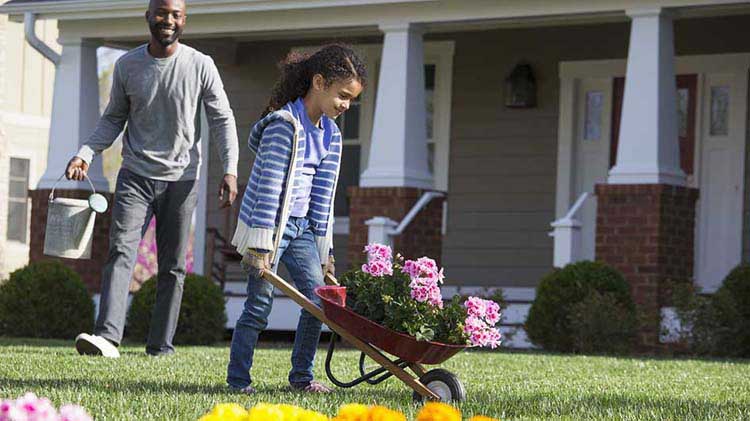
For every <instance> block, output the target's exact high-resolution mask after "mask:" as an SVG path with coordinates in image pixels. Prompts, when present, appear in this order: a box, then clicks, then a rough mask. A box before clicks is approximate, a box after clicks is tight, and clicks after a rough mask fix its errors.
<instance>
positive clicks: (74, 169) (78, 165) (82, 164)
mask: <svg viewBox="0 0 750 421" xmlns="http://www.w3.org/2000/svg"><path fill="white" fill-rule="evenodd" d="M88 170H89V164H87V163H86V161H84V160H83V159H81V158H79V157H77V156H74V157H73V158H72V159H71V160H70V162H68V168H67V169H66V170H65V176H66V177H67V178H68V180H76V181H83V180H84V179H85V178H86V171H88Z"/></svg>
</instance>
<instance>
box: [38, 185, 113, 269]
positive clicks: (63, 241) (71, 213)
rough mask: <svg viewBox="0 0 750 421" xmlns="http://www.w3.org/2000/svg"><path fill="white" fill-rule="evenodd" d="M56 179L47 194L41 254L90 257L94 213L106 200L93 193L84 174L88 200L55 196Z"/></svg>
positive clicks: (102, 206)
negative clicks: (89, 191) (88, 187)
mask: <svg viewBox="0 0 750 421" xmlns="http://www.w3.org/2000/svg"><path fill="white" fill-rule="evenodd" d="M62 178H63V177H62V176H61V177H60V178H59V179H58V180H57V182H56V183H55V185H54V186H53V187H52V191H51V192H50V194H49V204H48V206H47V226H46V228H45V233H44V254H46V255H48V256H56V257H64V258H68V259H90V258H91V243H92V238H93V234H94V222H95V221H96V213H97V212H99V213H102V212H104V211H106V210H107V199H105V198H104V196H102V195H101V194H99V193H97V192H96V189H94V184H93V183H92V182H91V180H89V178H88V177H86V180H87V181H88V182H89V185H90V186H91V190H92V192H93V193H92V194H91V196H89V198H88V200H83V199H68V198H62V197H57V198H56V197H55V188H56V187H57V184H58V183H59V182H60V180H62Z"/></svg>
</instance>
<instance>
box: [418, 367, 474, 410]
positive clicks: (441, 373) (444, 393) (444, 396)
mask: <svg viewBox="0 0 750 421" xmlns="http://www.w3.org/2000/svg"><path fill="white" fill-rule="evenodd" d="M419 381H420V382H421V383H422V384H423V385H425V386H426V387H427V388H428V389H430V390H431V391H433V392H435V394H436V395H438V396H440V401H441V402H451V401H453V402H461V401H464V400H466V389H464V385H463V384H461V381H460V380H458V377H456V375H455V374H453V373H451V372H450V371H448V370H445V369H442V368H436V369H433V370H430V371H428V372H427V373H425V374H424V375H423V376H422V377H420V378H419ZM412 396H413V397H414V400H415V401H416V402H424V396H422V395H420V394H419V393H417V392H414V394H413V395H412Z"/></svg>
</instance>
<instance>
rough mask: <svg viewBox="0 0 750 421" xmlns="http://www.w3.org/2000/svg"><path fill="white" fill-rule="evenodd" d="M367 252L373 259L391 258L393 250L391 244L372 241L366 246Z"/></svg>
mask: <svg viewBox="0 0 750 421" xmlns="http://www.w3.org/2000/svg"><path fill="white" fill-rule="evenodd" d="M365 252H367V257H368V259H371V260H389V261H390V260H391V258H392V256H393V252H392V251H391V248H390V247H389V246H386V245H383V244H378V243H370V244H368V245H366V246H365Z"/></svg>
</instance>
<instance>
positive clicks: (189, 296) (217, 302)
mask: <svg viewBox="0 0 750 421" xmlns="http://www.w3.org/2000/svg"><path fill="white" fill-rule="evenodd" d="M156 283H157V277H156V276H154V277H152V278H151V279H149V280H147V281H146V282H144V283H143V285H141V289H140V290H138V292H136V293H135V295H134V296H133V302H132V303H131V305H130V311H129V312H128V323H127V328H126V332H127V335H128V337H129V338H132V339H134V340H137V341H145V339H146V337H147V336H148V329H149V324H150V322H151V311H152V309H153V307H154V304H155V303H156ZM226 321H227V317H226V314H224V294H223V293H222V291H221V288H220V287H219V286H218V285H216V284H214V283H213V282H211V281H209V280H208V279H207V278H205V277H203V276H199V275H194V274H188V275H187V276H186V277H185V284H184V288H183V294H182V305H181V307H180V318H179V322H178V323H177V332H176V333H175V337H174V343H175V344H184V345H210V344H213V343H215V342H218V341H220V340H221V339H223V337H224V330H225V325H226Z"/></svg>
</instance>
